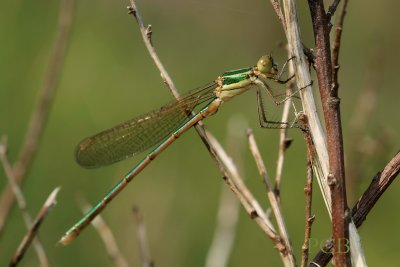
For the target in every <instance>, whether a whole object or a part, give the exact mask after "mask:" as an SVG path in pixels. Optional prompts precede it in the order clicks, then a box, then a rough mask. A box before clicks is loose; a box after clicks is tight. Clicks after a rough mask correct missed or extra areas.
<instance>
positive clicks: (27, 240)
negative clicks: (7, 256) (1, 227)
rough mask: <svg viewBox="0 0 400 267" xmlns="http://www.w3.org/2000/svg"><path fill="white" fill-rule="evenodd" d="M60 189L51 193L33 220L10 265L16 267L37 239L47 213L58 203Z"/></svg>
mask: <svg viewBox="0 0 400 267" xmlns="http://www.w3.org/2000/svg"><path fill="white" fill-rule="evenodd" d="M59 191H60V187H57V188H55V189H54V190H53V191H52V192H51V193H50V195H49V196H48V198H47V200H46V202H45V203H44V205H43V207H42V208H41V209H40V211H39V213H38V215H37V216H36V218H35V220H34V221H33V223H32V225H31V226H30V228H29V230H28V232H27V233H26V235H25V236H24V238H23V239H22V241H21V243H20V245H19V246H18V248H17V251H16V252H15V255H14V256H13V258H12V260H11V262H10V264H9V266H10V267H14V266H17V265H18V263H19V262H20V261H21V260H22V258H23V257H24V255H25V252H26V251H27V249H28V247H29V245H30V244H31V242H32V240H35V237H36V236H37V233H38V231H39V227H40V225H41V224H42V222H43V220H44V219H45V217H46V215H47V214H48V213H49V212H50V211H51V210H52V209H53V207H54V206H55V205H56V203H57V201H56V198H57V194H58V192H59Z"/></svg>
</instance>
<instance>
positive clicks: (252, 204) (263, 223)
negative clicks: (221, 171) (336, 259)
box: [207, 132, 294, 267]
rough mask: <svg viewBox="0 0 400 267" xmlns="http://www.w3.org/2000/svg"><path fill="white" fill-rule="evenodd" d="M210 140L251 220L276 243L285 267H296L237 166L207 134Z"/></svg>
mask: <svg viewBox="0 0 400 267" xmlns="http://www.w3.org/2000/svg"><path fill="white" fill-rule="evenodd" d="M207 136H208V139H209V140H210V142H211V143H212V144H213V147H214V149H215V150H214V152H215V153H216V154H215V155H216V156H217V159H218V160H220V161H221V164H224V166H225V167H226V168H227V170H228V172H229V174H228V173H226V175H225V176H223V178H224V181H225V182H226V183H227V184H228V186H229V187H230V188H231V190H232V191H233V193H234V194H235V195H236V196H237V198H238V199H239V201H240V203H241V204H242V206H243V207H244V208H245V210H246V212H247V213H248V214H249V216H250V218H251V219H252V220H254V222H255V223H257V225H258V226H259V227H260V228H261V230H263V232H264V233H265V234H266V235H267V236H268V237H269V238H270V239H271V240H272V241H273V242H274V244H275V247H276V248H277V250H278V252H279V255H280V257H281V259H282V262H283V264H284V266H285V267H289V266H294V265H293V261H292V260H291V259H290V256H288V251H287V248H286V246H285V243H284V241H283V240H282V238H281V237H280V236H279V235H278V234H277V233H276V231H275V229H274V227H273V225H272V222H271V221H270V220H269V218H268V217H267V215H266V214H265V212H264V210H263V209H262V208H261V205H260V204H259V203H258V201H257V200H256V199H255V198H254V196H253V194H252V193H251V192H250V191H249V189H248V188H247V186H246V185H245V184H244V183H243V180H242V178H241V177H240V175H239V173H238V171H237V169H236V166H235V165H234V164H233V163H232V160H231V159H230V158H229V157H228V155H227V154H226V152H225V151H224V149H223V148H222V146H220V145H219V143H214V140H215V138H214V137H213V136H212V135H211V134H210V133H208V132H207Z"/></svg>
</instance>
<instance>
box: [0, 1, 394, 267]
mask: <svg viewBox="0 0 400 267" xmlns="http://www.w3.org/2000/svg"><path fill="white" fill-rule="evenodd" d="M137 4H138V7H139V9H140V11H141V14H142V16H143V18H144V20H145V23H150V24H152V26H153V32H154V34H153V42H154V44H155V47H156V49H157V52H158V54H159V56H160V58H161V60H162V61H163V63H164V64H165V67H166V68H167V69H168V71H169V73H170V75H171V76H172V78H173V80H174V82H175V83H176V85H177V87H178V88H179V90H180V91H181V92H184V91H186V90H189V89H191V88H194V87H197V86H200V85H202V84H205V83H207V82H209V81H210V80H213V79H214V78H215V77H216V76H217V75H219V74H220V73H221V72H223V71H224V70H229V69H235V68H241V67H247V66H249V65H253V64H255V62H256V60H257V59H258V57H259V56H260V55H263V54H265V53H267V52H269V51H273V53H274V57H275V59H276V61H278V63H280V64H282V63H283V62H284V60H285V53H284V51H282V49H281V48H279V46H278V43H279V42H284V41H285V37H284V33H283V31H282V29H281V25H280V24H279V23H278V21H277V19H276V17H275V14H274V13H273V12H272V8H271V6H270V3H269V1H259V0H257V1H238V0H231V1H228V0H220V1H213V0H187V1H178V0H169V1H162V0H148V1H138V3H137ZM127 5H128V1H103V0H97V1H77V3H76V7H75V15H74V22H73V27H72V34H71V41H70V44H69V48H68V51H67V55H66V61H65V66H64V69H63V72H62V76H61V81H60V84H59V87H58V90H57V94H56V97H55V101H54V103H53V106H52V110H51V114H50V116H49V120H48V123H47V125H46V128H45V130H44V135H43V138H42V141H41V145H40V149H39V151H38V154H37V156H36V158H35V159H34V162H33V165H32V167H31V170H30V172H29V175H28V177H27V178H26V180H25V182H24V185H23V192H24V194H25V197H26V199H27V202H28V208H29V210H30V212H31V213H32V214H36V212H37V211H38V210H39V208H40V207H41V205H42V203H43V201H44V200H45V199H46V197H47V195H48V194H49V193H50V192H51V190H52V189H53V188H54V187H56V186H61V187H62V190H61V192H60V194H59V197H58V205H57V206H56V208H55V209H54V210H53V212H52V213H51V214H50V215H49V216H48V217H47V219H46V221H45V222H44V224H43V226H42V228H41V230H40V237H41V240H42V242H43V245H44V247H45V249H46V252H47V254H48V257H49V259H50V263H51V265H52V266H76V267H78V266H99V267H100V266H111V265H112V263H111V261H110V259H109V258H108V256H107V254H106V253H105V250H104V245H103V243H102V242H101V240H100V238H99V236H98V235H97V233H96V232H95V231H94V230H93V228H92V227H88V229H87V230H86V231H84V233H83V234H82V235H81V236H80V237H79V238H78V239H77V240H76V241H75V242H73V243H72V244H71V245H69V246H66V247H62V246H56V242H57V240H58V239H59V238H60V237H61V235H62V234H63V233H64V231H65V230H67V229H68V228H69V227H70V226H71V225H72V224H73V223H75V222H76V220H77V219H79V218H80V217H81V212H80V209H79V207H78V204H77V199H78V198H79V196H85V197H86V198H87V199H88V200H89V201H90V202H91V203H93V204H94V203H96V201H98V200H99V199H100V198H101V197H102V196H103V195H104V194H105V193H106V192H107V191H108V190H109V189H110V188H111V187H112V186H113V185H114V184H115V183H116V182H117V181H118V180H119V179H120V178H121V177H122V176H123V175H124V174H125V173H126V172H127V171H128V170H129V169H130V168H131V167H132V166H134V164H135V163H136V162H138V161H139V160H140V158H141V157H142V155H139V156H137V157H135V158H133V159H129V160H126V161H124V162H121V163H118V164H115V165H111V166H109V167H104V168H100V169H95V170H86V169H82V168H80V167H79V166H78V165H77V164H76V163H75V161H74V156H73V152H74V149H75V146H76V144H77V143H78V142H79V141H80V139H82V138H83V137H85V136H87V135H90V134H93V133H96V132H98V131H100V130H103V129H105V128H107V127H110V126H112V125H114V124H116V123H118V122H121V121H124V120H126V119H129V118H131V117H133V116H135V115H138V114H141V113H143V112H146V111H149V110H151V109H154V108H157V107H159V106H160V105H162V104H164V103H166V102H167V101H168V100H170V99H171V96H170V94H169V92H168V90H166V87H165V86H164V84H163V82H162V79H161V78H160V75H159V72H158V71H157V69H156V67H155V66H154V64H153V62H152V60H151V59H150V56H149V55H148V53H147V50H146V49H145V47H144V44H143V42H142V40H141V36H140V33H139V30H138V27H137V24H136V22H135V20H134V19H133V18H132V17H131V16H129V15H127V11H126V6H127ZM399 8H400V4H399V3H398V2H397V1H389V0H384V1H372V2H369V3H368V5H367V6H366V5H365V3H364V2H361V1H359V2H357V1H350V4H349V6H348V13H347V16H346V20H345V28H344V33H343V41H342V50H341V54H340V63H341V69H340V74H339V75H340V86H341V87H340V95H341V98H342V102H341V103H342V105H341V108H342V116H343V127H344V128H343V131H344V141H345V147H346V149H347V148H348V150H346V158H347V159H348V161H347V166H353V167H358V168H360V171H359V174H360V175H359V180H357V181H356V182H355V186H353V187H352V188H353V189H354V191H353V192H349V194H350V195H353V196H354V197H352V198H351V200H350V205H352V204H353V203H354V199H357V198H358V197H359V196H360V194H361V192H363V190H364V189H365V188H366V187H367V186H368V184H369V181H370V179H371V178H372V177H373V176H374V175H375V173H376V172H377V171H378V170H380V169H381V168H382V167H383V166H384V164H385V162H387V160H388V159H390V157H391V156H392V155H393V154H394V153H395V152H396V151H397V150H398V148H399V145H400V142H399V129H400V126H399V119H398V111H399V105H398V104H399V98H400V91H399V90H398V79H397V77H398V76H397V75H398V62H399V61H400V54H399V53H398V48H399V47H400V35H399V33H400V30H399V27H398V26H397V25H398V14H397V13H398V10H399ZM298 9H299V20H300V23H301V27H302V29H301V30H302V37H303V40H304V43H305V44H307V45H308V46H309V47H312V46H313V38H312V32H311V25H310V19H309V11H308V8H307V6H306V4H305V2H304V1H300V3H299V7H298ZM58 11H59V2H58V1H43V0H39V1H20V0H15V1H3V2H2V8H1V11H0V40H1V49H0V73H1V74H0V133H1V134H7V135H8V139H9V156H10V159H11V161H12V162H13V161H14V160H15V159H16V158H17V155H18V151H19V149H20V148H21V144H22V140H23V138H24V135H25V132H26V129H27V124H28V122H29V119H30V116H31V113H32V110H33V108H34V106H35V102H36V99H37V96H38V92H39V89H40V88H41V85H42V84H43V81H44V79H45V73H46V70H47V67H48V60H49V57H50V54H51V50H52V46H53V41H54V38H55V30H56V25H57V17H58ZM371 77H378V79H377V80H378V82H376V86H375V87H376V89H377V97H376V99H375V100H376V107H375V109H374V111H373V112H372V113H371V114H370V115H369V118H368V122H367V124H366V127H365V129H364V128H363V129H362V135H361V136H358V135H354V134H352V133H351V124H350V122H351V120H352V119H354V114H355V113H356V110H355V109H356V105H355V103H356V101H357V100H358V98H359V95H360V94H362V93H363V92H364V90H365V88H366V87H368V85H369V84H370V78H371ZM314 80H315V78H314ZM371 105H372V103H371ZM256 110H257V108H256V100H255V93H254V92H249V93H247V94H245V95H243V96H242V97H240V98H238V99H236V100H235V101H232V102H231V103H229V104H228V105H225V106H223V108H222V109H221V110H220V112H218V115H217V116H214V117H212V118H210V119H208V120H207V121H206V125H207V128H208V129H210V130H211V131H212V132H213V133H214V134H215V135H216V136H217V137H218V139H219V140H220V141H221V143H222V144H223V145H225V146H226V147H227V149H228V150H230V151H235V150H238V149H239V151H240V152H239V153H236V154H239V158H241V159H242V162H241V166H242V168H241V171H242V173H243V175H244V176H245V177H246V178H247V181H246V183H247V184H248V186H249V187H250V188H251V190H253V192H254V194H255V195H256V196H257V198H258V199H259V201H260V202H261V203H262V204H263V205H264V207H266V208H267V207H268V206H269V204H268V203H267V201H266V197H265V192H264V189H263V186H262V183H261V182H260V178H259V176H258V174H257V169H256V166H255V164H254V162H253V160H252V158H251V156H250V153H249V152H248V150H247V147H246V143H245V142H246V141H245V134H244V133H245V128H246V127H251V128H253V129H254V132H255V135H256V138H257V140H258V142H259V146H260V147H261V150H262V154H263V156H264V159H265V162H266V165H267V167H268V168H269V172H270V174H271V176H273V174H274V172H275V162H276V155H277V148H278V135H279V131H273V130H262V129H259V127H258V118H257V113H256V112H257V111H256ZM232 120H233V121H239V122H242V123H236V124H235V125H236V127H235V128H234V130H233V131H234V132H236V133H237V135H235V138H236V139H235V141H234V143H236V146H232V145H231V144H230V143H232V142H229V140H232V138H233V137H232V134H229V129H230V128H232V127H231V126H230V125H232V123H231V122H232ZM243 121H244V122H243ZM289 134H290V136H292V137H293V138H294V139H295V142H294V143H293V145H292V147H291V149H290V150H289V151H288V152H287V158H286V162H285V169H284V180H283V184H282V206H283V212H284V214H285V218H286V222H287V226H288V228H289V232H290V236H291V240H292V243H293V245H294V248H295V251H296V256H297V259H298V260H300V253H301V243H302V241H303V228H304V192H303V186H304V184H305V162H306V159H305V147H304V144H303V140H302V136H301V134H300V133H299V131H298V130H291V131H290V132H289ZM229 136H231V137H229ZM365 137H368V138H369V139H368V138H367V139H366V141H365V142H364V143H363V145H362V147H364V148H365V150H366V151H367V152H368V151H369V152H370V151H371V150H370V149H369V148H368V145H371V146H372V147H374V145H376V146H377V147H378V149H376V150H372V151H373V152H372V153H371V152H370V154H371V155H369V156H368V155H367V156H365V153H362V154H361V155H362V156H356V157H354V156H351V155H360V154H355V153H354V149H355V148H354V147H355V146H354V142H355V141H354V140H358V141H360V140H364V139H363V138H365ZM373 140H375V141H376V142H375V141H373ZM374 142H375V143H374ZM352 153H353V154H352ZM143 156H144V154H143ZM236 158H238V157H236ZM354 158H357V160H350V159H354ZM349 169H350V168H349V167H348V170H349ZM220 177H221V175H220V173H219V172H218V170H217V168H216V166H215V164H214V163H213V161H212V160H211V159H210V157H209V155H208V152H207V150H206V149H205V147H204V145H203V144H202V142H201V141H200V139H199V138H198V136H197V134H196V133H195V131H193V130H191V131H189V132H188V133H187V134H185V136H184V137H183V138H181V139H180V140H179V141H178V142H176V143H175V144H173V146H172V147H171V148H169V149H168V150H167V151H166V152H165V153H163V154H162V155H161V156H160V157H159V158H158V159H157V160H156V161H155V162H153V164H151V166H149V167H148V168H147V169H146V170H145V171H143V172H142V173H141V174H140V175H139V176H138V177H137V179H136V180H135V181H134V182H133V183H132V184H131V185H130V186H129V187H128V188H127V189H126V190H125V191H124V192H123V193H122V194H121V195H120V196H118V198H117V199H115V200H114V202H113V203H112V204H111V206H110V207H109V208H107V209H106V210H105V211H104V212H103V216H104V218H105V220H106V221H107V222H108V223H109V225H110V226H111V228H112V230H113V232H114V234H115V237H116V239H117V242H118V244H119V246H120V248H121V251H122V252H123V254H124V255H125V256H126V257H127V258H128V261H129V263H130V264H131V265H132V266H138V265H139V254H138V247H137V242H136V232H135V229H136V228H135V227H136V226H135V224H134V222H133V217H132V213H131V209H132V206H133V205H134V204H135V205H138V206H139V207H140V209H141V210H142V212H143V213H144V216H145V221H146V226H147V230H148V236H149V242H150V248H151V253H152V256H153V258H154V260H155V262H156V265H157V266H204V262H205V257H206V254H207V251H208V248H209V246H210V243H211V240H212V236H213V230H214V227H215V221H216V212H217V207H218V202H219V198H220V192H221V188H222V187H225V184H224V183H223V181H222V179H221V178H220ZM5 185H6V177H5V175H4V173H3V171H1V172H0V188H1V189H2V188H4V186H5ZM398 188H399V184H398V182H397V181H396V182H395V183H394V184H393V185H392V186H391V188H390V189H389V190H388V191H387V192H386V193H385V195H384V196H383V198H382V199H381V200H380V201H379V203H378V204H377V205H376V207H375V208H374V210H373V211H372V212H371V213H370V215H369V217H368V218H367V220H366V222H365V223H364V225H363V226H362V227H361V229H360V234H361V238H362V241H363V246H364V249H365V252H366V255H367V260H368V262H369V265H370V266H378V265H379V266H398V262H399V261H398V255H397V254H395V253H393V251H394V250H396V249H397V248H398V242H397V237H398V236H400V230H399V227H398V225H400V215H399V214H398V212H397V211H398V210H400V199H399V195H398V194H397V191H398ZM314 200H315V201H314V206H313V212H314V213H315V214H316V222H315V223H314V227H313V234H312V236H313V238H314V239H315V242H316V243H318V242H322V241H323V240H324V239H326V238H328V237H329V236H330V225H329V221H328V218H327V213H326V211H325V208H324V205H323V203H322V200H321V197H320V194H319V189H318V188H317V184H316V183H315V193H314ZM24 234H25V226H24V224H23V221H22V217H21V214H20V212H19V210H18V209H17V208H15V207H14V208H13V210H12V212H11V213H10V217H9V219H8V222H7V225H6V228H5V229H4V231H3V233H1V235H0V266H5V265H6V264H7V263H8V261H9V259H10V258H11V256H12V255H13V254H14V251H15V250H16V247H17V245H18V244H19V242H20V240H21V238H22V237H23V235H24ZM317 249H318V247H317V245H316V244H315V243H314V244H313V246H312V248H311V252H312V253H311V255H313V254H314V253H315V251H317ZM37 265H38V263H37V258H36V255H35V252H34V250H33V249H32V248H30V249H29V251H28V253H27V255H26V256H25V258H24V259H23V261H22V263H21V265H20V266H37ZM280 265H281V262H280V258H279V256H278V253H277V252H276V250H275V249H274V248H273V245H272V242H271V241H270V240H269V239H268V238H267V237H265V236H264V234H263V233H262V232H261V230H260V229H259V228H258V227H257V226H256V225H255V223H254V222H252V221H251V220H250V219H249V218H248V216H247V215H246V213H245V212H244V211H243V210H242V209H241V210H240V219H239V224H238V229H237V237H236V242H235V244H234V247H233V252H232V257H231V259H230V264H229V266H232V267H234V266H280Z"/></svg>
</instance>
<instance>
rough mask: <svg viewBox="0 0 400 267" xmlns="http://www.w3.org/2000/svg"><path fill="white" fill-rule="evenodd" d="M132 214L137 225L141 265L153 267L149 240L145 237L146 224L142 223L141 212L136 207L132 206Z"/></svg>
mask: <svg viewBox="0 0 400 267" xmlns="http://www.w3.org/2000/svg"><path fill="white" fill-rule="evenodd" d="M132 211H133V216H134V218H135V222H136V225H137V240H138V244H139V251H140V253H139V254H140V259H141V264H140V266H142V267H154V266H155V264H154V261H153V260H152V259H151V255H150V249H149V242H148V239H147V233H146V225H145V223H144V217H143V214H142V213H141V212H140V210H139V208H138V207H136V206H135V207H133V209H132Z"/></svg>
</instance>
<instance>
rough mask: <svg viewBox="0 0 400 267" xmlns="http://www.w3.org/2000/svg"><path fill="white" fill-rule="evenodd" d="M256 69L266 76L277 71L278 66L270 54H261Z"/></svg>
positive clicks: (272, 74)
mask: <svg viewBox="0 0 400 267" xmlns="http://www.w3.org/2000/svg"><path fill="white" fill-rule="evenodd" d="M257 69H258V71H259V72H261V73H262V74H264V75H266V76H267V77H271V76H274V75H276V74H277V73H278V66H277V65H276V64H275V63H274V59H273V58H272V56H270V55H265V56H262V57H261V58H260V59H259V60H258V62H257Z"/></svg>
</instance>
